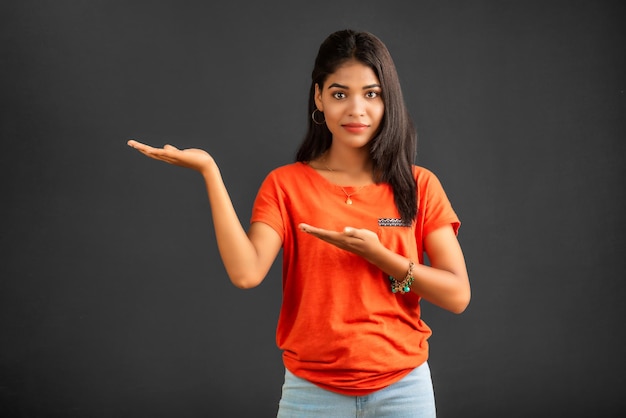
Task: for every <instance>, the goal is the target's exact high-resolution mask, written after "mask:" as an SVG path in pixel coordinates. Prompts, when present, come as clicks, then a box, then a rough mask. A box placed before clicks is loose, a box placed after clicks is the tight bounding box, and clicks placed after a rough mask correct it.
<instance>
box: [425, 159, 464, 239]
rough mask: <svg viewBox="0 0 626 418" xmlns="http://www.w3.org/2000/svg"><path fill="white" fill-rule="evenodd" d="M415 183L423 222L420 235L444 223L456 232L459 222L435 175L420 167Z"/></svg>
mask: <svg viewBox="0 0 626 418" xmlns="http://www.w3.org/2000/svg"><path fill="white" fill-rule="evenodd" d="M417 185H418V193H419V195H418V197H419V200H418V204H419V209H418V210H419V211H420V212H421V218H422V219H421V221H422V222H423V225H422V236H423V237H425V236H427V235H428V234H429V233H431V232H432V231H434V230H436V229H438V228H441V227H442V226H445V225H451V226H452V229H453V230H454V233H455V234H458V231H459V228H460V226H461V222H460V220H459V218H458V216H457V214H456V212H455V211H454V209H453V208H452V204H451V203H450V201H449V200H448V196H447V195H446V192H445V191H444V189H443V186H442V185H441V182H440V181H439V179H438V178H437V176H435V174H433V173H432V172H431V171H429V170H426V169H424V168H420V170H419V171H418V175H417ZM418 215H419V214H418Z"/></svg>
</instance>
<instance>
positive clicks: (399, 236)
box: [378, 218, 417, 260]
mask: <svg viewBox="0 0 626 418" xmlns="http://www.w3.org/2000/svg"><path fill="white" fill-rule="evenodd" d="M378 238H379V239H380V242H381V243H382V244H383V245H384V246H385V247H387V248H388V249H390V250H391V251H393V252H396V253H398V254H401V255H404V256H406V257H408V258H411V259H413V260H417V243H416V241H415V230H414V226H413V224H411V223H407V222H404V221H403V220H402V219H400V218H378Z"/></svg>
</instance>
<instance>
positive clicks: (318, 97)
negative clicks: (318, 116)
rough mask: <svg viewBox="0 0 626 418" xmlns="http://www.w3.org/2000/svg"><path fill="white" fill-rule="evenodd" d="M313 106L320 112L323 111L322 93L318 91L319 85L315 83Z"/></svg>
mask: <svg viewBox="0 0 626 418" xmlns="http://www.w3.org/2000/svg"><path fill="white" fill-rule="evenodd" d="M314 99H315V106H317V109H318V110H319V111H320V112H323V111H324V104H323V103H322V91H321V90H320V85H319V84H317V83H315V96H314Z"/></svg>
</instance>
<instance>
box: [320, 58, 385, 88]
mask: <svg viewBox="0 0 626 418" xmlns="http://www.w3.org/2000/svg"><path fill="white" fill-rule="evenodd" d="M333 83H337V84H341V85H343V86H347V87H355V88H361V87H363V86H370V85H372V84H380V81H379V80H378V77H376V73H374V71H373V70H372V69H371V68H370V67H369V66H367V65H365V64H363V63H361V62H360V61H356V60H350V61H346V62H345V63H343V64H341V65H340V66H339V67H337V69H336V70H335V72H334V73H331V74H329V76H328V77H327V78H326V82H325V83H324V84H326V86H330V85H331V84H333Z"/></svg>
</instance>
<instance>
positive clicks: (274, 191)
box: [250, 171, 285, 240]
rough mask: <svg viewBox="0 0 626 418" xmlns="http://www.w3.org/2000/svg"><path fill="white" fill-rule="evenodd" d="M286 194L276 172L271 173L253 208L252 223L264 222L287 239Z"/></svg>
mask: <svg viewBox="0 0 626 418" xmlns="http://www.w3.org/2000/svg"><path fill="white" fill-rule="evenodd" d="M283 195H284V192H283V190H282V188H281V187H280V185H279V182H278V176H277V174H276V172H274V171H273V172H271V173H270V174H269V175H268V176H267V177H266V178H265V179H264V180H263V183H261V187H259V191H258V192H257V196H256V198H255V200H254V205H253V207H252V217H251V219H250V223H253V222H263V223H265V224H267V225H269V226H270V227H272V228H273V229H274V230H275V231H276V232H277V233H278V235H279V236H280V239H281V240H284V238H285V220H284V215H283V214H284V199H283Z"/></svg>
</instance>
